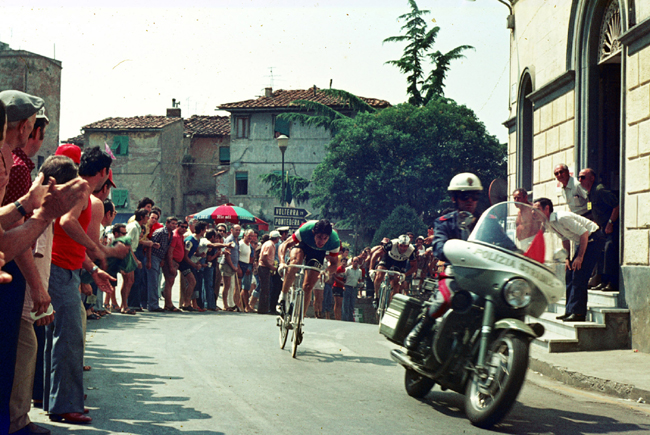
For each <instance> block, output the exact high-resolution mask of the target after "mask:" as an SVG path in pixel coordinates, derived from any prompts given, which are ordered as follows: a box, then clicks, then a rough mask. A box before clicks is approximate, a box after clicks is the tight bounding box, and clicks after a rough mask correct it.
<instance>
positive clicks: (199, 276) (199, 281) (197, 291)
mask: <svg viewBox="0 0 650 435" xmlns="http://www.w3.org/2000/svg"><path fill="white" fill-rule="evenodd" d="M190 270H191V271H192V273H193V274H194V279H196V285H195V286H194V292H193V293H192V299H196V303H197V304H199V307H200V308H204V307H203V305H204V304H205V299H203V281H204V279H203V277H204V275H205V274H204V273H203V270H204V269H203V268H201V269H200V270H196V269H190Z"/></svg>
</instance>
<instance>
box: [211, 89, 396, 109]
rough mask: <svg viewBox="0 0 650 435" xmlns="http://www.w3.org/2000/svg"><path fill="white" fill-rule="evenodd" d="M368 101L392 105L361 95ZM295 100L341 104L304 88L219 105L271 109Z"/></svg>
mask: <svg viewBox="0 0 650 435" xmlns="http://www.w3.org/2000/svg"><path fill="white" fill-rule="evenodd" d="M359 98H361V99H362V100H364V101H365V102H366V103H368V104H370V105H371V106H373V107H376V108H383V107H388V106H390V103H389V102H388V101H386V100H379V99H376V98H365V97H359ZM295 100H309V101H316V102H318V103H322V104H325V105H327V106H334V107H336V106H340V105H341V101H340V100H339V99H337V98H334V97H330V96H328V95H326V94H325V93H323V92H320V89H319V88H315V89H314V88H311V89H303V90H284V89H278V90H277V91H275V92H273V93H272V96H271V97H259V98H257V99H254V100H246V101H239V102H236V103H227V104H222V105H221V106H219V109H222V110H230V109H271V108H274V109H275V108H278V109H279V108H288V107H289V106H290V105H291V102H292V101H295Z"/></svg>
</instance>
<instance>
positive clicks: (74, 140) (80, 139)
mask: <svg viewBox="0 0 650 435" xmlns="http://www.w3.org/2000/svg"><path fill="white" fill-rule="evenodd" d="M61 143H62V144H63V143H73V144H75V145H78V146H80V147H83V146H84V135H83V134H80V135H78V136H75V137H71V138H70V139H66V140H64V141H61Z"/></svg>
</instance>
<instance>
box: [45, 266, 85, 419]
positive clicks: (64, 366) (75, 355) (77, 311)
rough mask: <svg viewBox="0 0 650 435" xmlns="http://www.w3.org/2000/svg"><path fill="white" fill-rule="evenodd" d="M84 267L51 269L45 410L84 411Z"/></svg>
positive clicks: (46, 345)
mask: <svg viewBox="0 0 650 435" xmlns="http://www.w3.org/2000/svg"><path fill="white" fill-rule="evenodd" d="M79 272H80V270H79V269H78V270H67V269H63V268H60V267H58V266H55V265H54V264H53V265H52V266H51V269H50V282H49V287H48V291H49V293H50V297H51V298H52V308H54V311H55V314H54V322H53V323H51V324H49V325H48V326H47V327H46V330H45V353H44V355H43V359H44V361H43V364H44V377H45V382H44V384H45V386H44V389H45V393H44V397H43V399H44V400H43V410H44V411H48V412H50V413H52V414H65V413H68V412H80V413H83V412H84V389H83V362H84V335H83V326H82V315H83V314H82V310H81V297H80V296H79V295H80V293H79V284H80V283H81V279H80V275H79Z"/></svg>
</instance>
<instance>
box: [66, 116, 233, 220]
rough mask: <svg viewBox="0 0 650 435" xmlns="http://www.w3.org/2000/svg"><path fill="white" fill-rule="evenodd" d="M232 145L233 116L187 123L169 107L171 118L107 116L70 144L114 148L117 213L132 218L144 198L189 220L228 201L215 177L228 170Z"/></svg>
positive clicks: (113, 196) (202, 117)
mask: <svg viewBox="0 0 650 435" xmlns="http://www.w3.org/2000/svg"><path fill="white" fill-rule="evenodd" d="M229 141H230V119H229V117H227V116H197V115H193V116H192V117H190V118H189V119H183V118H181V111H180V109H178V108H171V109H167V116H151V115H149V116H135V117H130V118H107V119H104V120H102V121H98V122H94V123H92V124H88V125H86V126H84V127H83V134H82V135H80V136H77V137H74V138H70V139H68V140H67V142H68V143H74V144H76V145H78V146H80V147H82V148H83V147H84V146H91V147H93V146H99V147H102V149H104V147H105V144H106V145H108V146H109V147H110V148H111V149H112V152H113V154H114V155H115V157H116V160H115V161H114V162H113V165H112V168H113V178H114V181H115V184H116V185H117V188H115V189H113V191H112V192H113V193H112V198H113V202H115V204H116V206H117V209H118V213H124V214H125V215H126V214H128V215H129V216H130V215H131V214H132V213H133V210H134V208H135V207H136V206H137V204H138V201H139V200H140V199H142V198H143V197H145V196H147V197H149V198H151V199H153V200H154V202H155V203H156V205H158V206H159V207H160V208H161V209H162V210H163V214H164V215H165V216H166V215H172V214H174V215H178V216H187V215H188V214H192V213H195V212H197V211H201V210H203V209H204V208H207V207H211V206H213V205H216V204H222V203H225V202H227V198H226V197H224V196H223V195H221V194H219V191H218V187H219V186H217V185H215V179H218V178H217V177H215V176H214V175H215V173H219V172H220V171H224V170H226V171H227V169H228V167H229V163H230V161H229V158H230V153H229V151H230V150H229ZM220 181H221V180H220ZM163 217H164V216H163Z"/></svg>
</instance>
